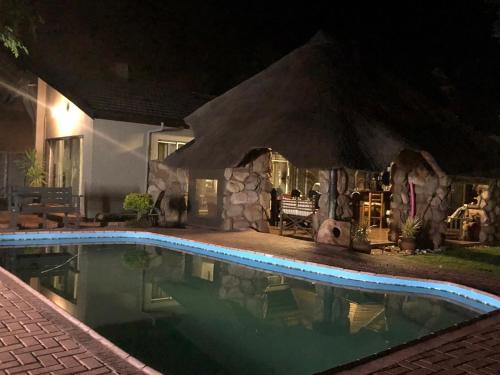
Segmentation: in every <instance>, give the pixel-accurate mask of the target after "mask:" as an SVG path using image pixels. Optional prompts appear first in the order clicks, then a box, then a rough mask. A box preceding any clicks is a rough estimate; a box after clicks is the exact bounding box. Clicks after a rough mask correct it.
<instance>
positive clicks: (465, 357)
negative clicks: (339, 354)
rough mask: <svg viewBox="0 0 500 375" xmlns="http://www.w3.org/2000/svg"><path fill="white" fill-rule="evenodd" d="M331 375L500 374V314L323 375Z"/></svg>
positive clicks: (499, 312) (488, 316)
mask: <svg viewBox="0 0 500 375" xmlns="http://www.w3.org/2000/svg"><path fill="white" fill-rule="evenodd" d="M330 374H346V375H347V374H360V375H361V374H379V375H382V374H384V375H386V374H387V375H396V374H411V375H417V374H419V375H423V374H443V375H444V374H450V375H451V374H474V375H480V374H481V375H495V374H500V310H496V311H494V312H492V313H490V314H488V315H487V316H486V317H485V316H481V317H479V318H476V319H474V320H473V321H471V322H468V323H463V324H461V325H459V326H458V327H452V328H449V329H447V330H444V331H442V332H440V333H437V334H434V335H430V336H427V337H424V338H422V339H419V340H416V341H412V342H410V343H407V344H404V345H401V346H399V347H396V348H394V349H390V350H388V351H386V352H383V353H379V354H376V355H374V356H371V357H368V358H364V359H361V360H360V361H357V362H353V363H350V364H347V365H345V366H341V367H338V368H336V369H333V370H330V371H325V372H323V373H322V374H321V375H330Z"/></svg>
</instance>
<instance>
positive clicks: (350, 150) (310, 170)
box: [165, 33, 500, 247]
mask: <svg viewBox="0 0 500 375" xmlns="http://www.w3.org/2000/svg"><path fill="white" fill-rule="evenodd" d="M185 121H186V123H187V124H188V125H189V126H190V127H191V128H192V129H193V131H194V136H195V139H194V140H193V141H192V142H190V143H189V144H188V145H187V146H186V147H183V148H182V149H180V150H178V151H177V152H175V153H173V154H172V155H171V156H169V157H168V158H167V159H166V161H165V163H166V164H167V165H168V166H169V167H170V168H174V169H175V168H182V169H187V170H189V179H190V182H189V184H190V189H189V197H190V202H191V212H189V215H190V216H189V217H188V219H189V220H190V221H192V222H195V221H198V222H199V221H203V220H204V221H205V223H207V224H210V225H218V226H221V227H223V228H224V229H226V230H235V229H236V230H240V229H245V228H255V229H257V230H266V229H267V228H266V224H265V222H266V219H267V218H268V216H269V201H270V194H269V192H270V191H271V188H272V187H273V186H274V187H276V188H277V187H281V188H282V190H284V191H285V192H289V191H290V190H291V189H294V188H295V189H299V190H302V194H303V196H306V195H307V193H308V189H310V186H312V185H313V184H314V183H319V184H320V191H321V193H322V195H321V198H320V200H319V206H320V209H319V215H318V222H317V228H316V229H317V231H318V233H317V237H316V239H317V240H320V241H321V242H327V243H334V244H343V245H347V244H348V243H349V241H350V238H349V237H350V236H349V232H350V230H349V227H350V223H351V222H353V221H354V222H361V221H363V220H365V221H368V223H369V225H374V226H377V227H379V228H380V229H382V230H386V231H387V230H388V229H390V232H389V233H386V238H387V236H389V237H390V238H391V239H392V240H393V241H395V240H396V239H397V236H398V234H399V231H400V227H401V223H402V221H404V220H405V218H406V217H408V216H413V215H417V216H420V217H422V218H423V220H424V222H425V224H424V231H423V237H424V238H423V240H425V241H423V242H424V243H425V245H424V246H429V247H439V246H441V244H442V243H443V240H444V236H445V232H446V218H447V216H448V215H449V214H450V207H449V195H450V190H451V183H452V180H453V179H452V177H454V176H462V177H470V178H482V181H483V182H484V181H487V186H489V189H490V192H489V193H488V194H485V196H486V195H488V196H489V197H490V202H489V204H488V205H487V207H488V212H487V215H486V216H487V217H488V221H487V223H486V222H485V223H484V224H485V230H486V231H487V234H486V237H484V236H483V239H486V240H489V241H491V240H495V239H497V240H498V239H499V237H500V215H498V213H495V212H498V211H499V210H500V199H497V197H498V198H500V184H499V183H498V178H499V176H500V174H499V171H498V161H499V160H500V147H499V145H498V143H496V142H493V141H492V140H491V139H490V138H489V137H487V136H485V135H483V134H479V133H477V132H474V131H472V130H471V129H469V128H468V127H467V126H465V125H464V124H462V123H461V122H460V121H459V120H458V119H457V118H456V117H455V116H454V115H452V114H450V113H448V112H446V111H445V110H443V109H442V108H440V106H438V105H436V104H435V103H433V102H430V101H429V100H428V99H427V98H425V97H424V96H423V95H421V94H419V93H418V92H416V91H415V90H413V89H412V88H411V87H409V85H408V84H406V83H405V82H402V81H400V80H398V79H396V78H395V77H393V76H391V75H390V73H388V72H385V71H381V70H380V68H377V67H371V66H365V65H363V64H362V61H360V60H359V58H357V54H356V51H351V50H350V49H349V48H348V46H345V45H343V44H342V43H339V42H337V41H334V40H332V39H331V38H330V37H328V36H326V35H324V34H322V33H319V34H318V35H316V36H315V37H314V38H313V39H311V41H309V42H308V43H306V44H305V45H304V46H302V47H300V48H298V49H296V50H294V51H292V52H291V53H290V54H288V55H286V56H285V57H283V58H282V59H281V60H279V61H277V62H276V63H274V64H272V65H271V66H270V67H268V68H267V69H265V70H264V71H262V72H260V73H258V74H256V75H255V76H253V77H251V78H249V79H248V80H246V81H244V82H242V83H241V84H239V85H237V86H236V87H234V88H232V89H231V90H229V91H227V92H226V93H224V94H222V95H221V96H219V97H217V98H215V99H213V100H211V101H210V102H208V103H207V104H205V105H203V106H202V107H200V108H199V109H197V110H196V111H195V112H193V113H192V114H190V115H189V116H188V117H186V118H185ZM389 170H390V172H391V173H390V180H389V179H386V180H387V181H385V183H383V184H382V185H385V186H384V187H383V188H381V187H380V186H379V185H381V184H379V176H380V173H381V172H384V171H385V172H387V171H389ZM386 174H387V173H386ZM375 197H376V199H374V198H375ZM377 205H378V207H377ZM377 208H378V209H377ZM367 212H368V215H365V214H366V213H367ZM386 212H389V215H386ZM366 216H367V217H366ZM372 218H378V220H373V221H372ZM386 222H389V223H390V225H386ZM387 227H389V228H387ZM486 228H487V229H486Z"/></svg>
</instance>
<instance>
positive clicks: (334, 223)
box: [313, 168, 354, 246]
mask: <svg viewBox="0 0 500 375" xmlns="http://www.w3.org/2000/svg"><path fill="white" fill-rule="evenodd" d="M319 183H320V193H321V197H320V199H319V210H318V214H317V216H316V220H315V221H314V222H313V227H314V230H315V232H316V241H317V242H319V243H325V244H331V245H340V246H349V245H350V242H351V234H350V232H351V226H350V222H351V220H352V218H353V211H352V204H351V194H352V192H353V190H354V170H351V169H344V168H340V169H338V170H337V208H336V213H335V214H336V219H337V220H334V219H333V218H329V217H328V211H329V204H330V197H331V196H332V194H330V191H329V189H330V171H329V170H321V171H319ZM335 230H337V233H335V232H334V231H335Z"/></svg>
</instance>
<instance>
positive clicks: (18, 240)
mask: <svg viewBox="0 0 500 375" xmlns="http://www.w3.org/2000/svg"><path fill="white" fill-rule="evenodd" d="M65 240H66V241H68V242H71V243H94V244H95V243H123V242H125V243H127V242H128V243H130V242H133V243H140V244H144V245H154V246H160V247H165V248H169V249H174V250H180V251H186V252H189V253H192V254H197V255H204V256H208V257H211V258H215V259H220V260H225V261H231V262H236V263H239V264H242V265H246V266H250V267H254V268H259V269H263V270H266V271H272V272H278V273H283V274H287V275H290V276H296V277H301V278H305V279H309V280H312V281H319V282H325V283H328V284H333V285H338V286H344V287H351V288H361V289H368V290H377V291H387V292H396V293H398V292H399V293H407V294H420V295H429V296H436V297H440V298H443V299H446V300H449V301H452V302H455V303H458V304H461V305H465V306H467V307H469V308H472V309H475V310H478V311H480V312H484V313H486V312H490V311H493V310H496V309H500V297H498V296H495V295H493V294H490V293H487V292H483V291H480V290H477V289H473V288H470V287H467V286H463V285H459V284H455V283H451V282H446V281H436V280H426V279H416V278H408V277H400V276H389V275H382V274H374V273H368V272H361V271H355V270H349V269H345V268H339V267H334V266H328V265H322V264H317V263H311V262H305V261H301V260H292V259H289V258H283V257H279V256H275V255H271V254H266V253H261V252H256V251H251V250H242V249H237V248H231V247H226V246H220V245H214V244H209V243H204V242H198V241H194V240H188V239H183V238H179V237H174V236H169V235H164V234H158V233H152V232H145V231H64V232H54V231H42V232H15V233H3V234H0V246H20V245H22V244H26V245H38V244H39V245H49V244H56V243H60V242H61V241H65Z"/></svg>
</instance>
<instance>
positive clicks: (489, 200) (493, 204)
mask: <svg viewBox="0 0 500 375" xmlns="http://www.w3.org/2000/svg"><path fill="white" fill-rule="evenodd" d="M479 207H480V208H481V209H482V210H483V214H482V215H481V221H480V222H481V229H480V232H479V241H480V242H484V243H493V242H497V241H500V180H494V181H491V182H490V183H489V184H488V185H485V186H484V187H483V190H482V192H481V195H480V201H479Z"/></svg>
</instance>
